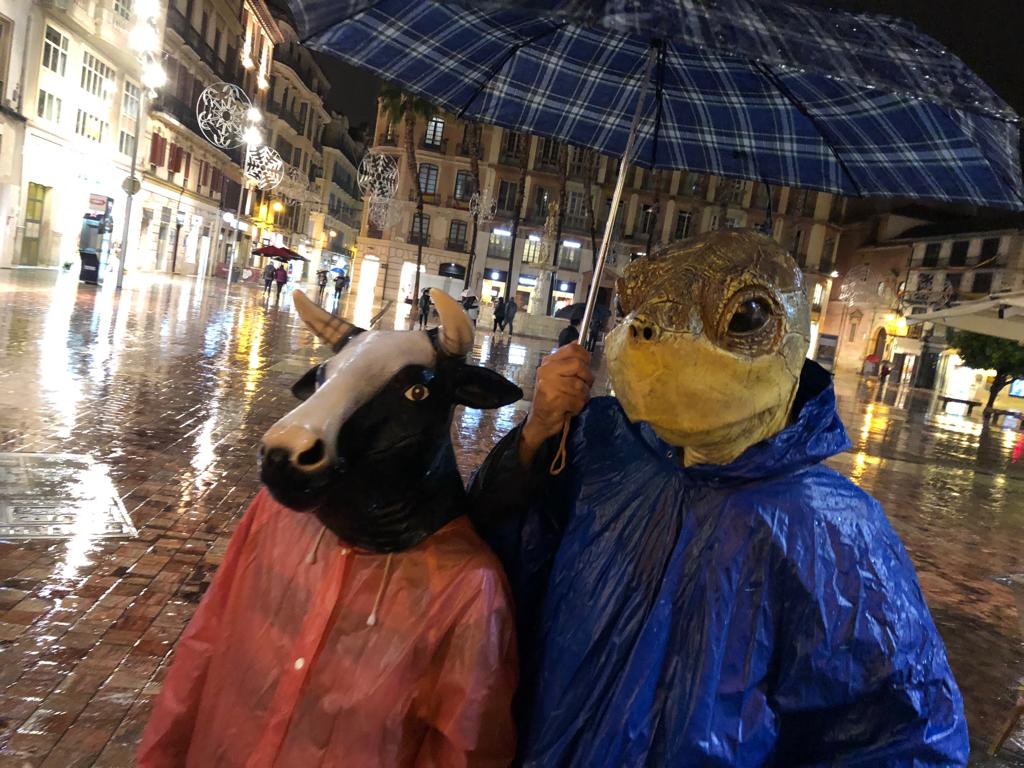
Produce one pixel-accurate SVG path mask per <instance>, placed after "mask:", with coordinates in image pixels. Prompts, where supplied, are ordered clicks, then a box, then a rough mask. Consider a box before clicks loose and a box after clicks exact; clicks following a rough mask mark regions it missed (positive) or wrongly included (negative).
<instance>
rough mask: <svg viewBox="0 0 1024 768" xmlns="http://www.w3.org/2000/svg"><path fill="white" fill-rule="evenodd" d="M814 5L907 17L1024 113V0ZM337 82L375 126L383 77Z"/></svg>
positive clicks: (336, 77)
mask: <svg viewBox="0 0 1024 768" xmlns="http://www.w3.org/2000/svg"><path fill="white" fill-rule="evenodd" d="M801 2H805V3H807V4H809V5H818V6H824V7H833V8H840V9H843V10H849V11H867V12H870V13H887V14H891V15H894V16H901V17H903V18H905V19H909V20H910V21H912V22H914V23H915V24H917V25H918V26H919V27H920V28H921V29H922V30H924V31H925V32H926V33H928V34H929V35H931V36H932V37H934V38H936V39H937V40H939V41H940V42H941V43H943V44H944V45H945V46H946V47H947V48H948V49H949V50H951V51H953V52H954V53H956V54H957V55H958V56H959V57H960V58H961V59H963V60H964V61H965V62H966V63H967V64H968V66H970V67H971V68H972V69H974V71H975V72H977V73H978V74H979V75H980V76H981V77H982V79H984V80H985V81H986V82H988V84H989V85H990V86H992V88H993V89H994V90H995V91H996V93H998V94H999V95H1000V96H1002V97H1003V98H1004V99H1005V100H1006V101H1007V102H1009V103H1010V105H1011V106H1012V107H1013V108H1014V109H1015V110H1017V112H1018V113H1019V114H1024V64H1022V63H1021V51H1022V41H1021V37H1022V34H1024V0H974V1H973V2H968V0H801ZM321 62H322V65H323V67H324V70H325V72H326V73H327V75H328V77H330V78H331V81H332V83H334V85H333V86H332V88H331V92H330V94H329V95H328V102H329V106H330V107H331V108H333V109H337V110H339V111H341V112H344V113H345V114H347V115H348V116H349V118H350V120H351V122H352V123H353V124H354V125H358V124H359V123H361V122H364V121H365V122H367V123H369V124H370V125H371V126H372V124H373V120H374V115H375V112H376V108H375V106H374V102H375V100H376V97H377V89H378V88H379V85H380V83H379V81H378V80H377V79H376V78H374V77H373V76H371V75H369V74H367V73H365V72H363V71H362V70H358V69H355V68H353V67H349V66H348V65H346V64H343V63H341V62H339V61H337V60H334V59H329V58H324V57H322V58H321Z"/></svg>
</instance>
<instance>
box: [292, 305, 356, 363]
mask: <svg viewBox="0 0 1024 768" xmlns="http://www.w3.org/2000/svg"><path fill="white" fill-rule="evenodd" d="M292 301H293V302H294V303H295V311H296V312H298V313H299V317H300V318H302V322H304V323H305V324H306V326H307V327H308V328H309V330H311V331H312V332H313V333H315V334H316V335H317V336H318V337H319V338H320V340H321V341H323V342H325V343H327V344H330V345H331V348H332V349H333V350H334V351H335V352H337V351H338V350H339V349H341V348H342V347H343V346H345V342H346V341H348V340H349V339H350V338H352V337H353V336H355V335H356V334H357V333H362V332H363V329H362V328H360V327H359V326H358V325H353V324H352V323H350V322H348V320H342V319H341V318H340V317H337V316H336V315H332V314H331V313H330V312H328V311H327V310H326V309H324V308H323V307H321V306H320V305H319V304H314V303H313V302H312V301H310V299H309V298H308V297H307V296H306V294H304V293H303V292H302V291H295V292H294V293H293V294H292Z"/></svg>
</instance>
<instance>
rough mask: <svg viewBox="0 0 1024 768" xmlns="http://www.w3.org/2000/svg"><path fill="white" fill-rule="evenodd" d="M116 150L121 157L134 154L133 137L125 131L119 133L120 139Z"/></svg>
mask: <svg viewBox="0 0 1024 768" xmlns="http://www.w3.org/2000/svg"><path fill="white" fill-rule="evenodd" d="M117 148H118V150H120V152H121V154H122V155H131V154H132V153H133V152H135V137H134V136H132V134H130V133H128V132H127V131H121V138H120V140H119V141H118V143H117Z"/></svg>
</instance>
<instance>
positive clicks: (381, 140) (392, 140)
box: [377, 133, 398, 147]
mask: <svg viewBox="0 0 1024 768" xmlns="http://www.w3.org/2000/svg"><path fill="white" fill-rule="evenodd" d="M377 144H378V145H380V146H382V147H397V146H398V136H397V135H396V134H394V133H382V134H381V135H380V136H378V137H377Z"/></svg>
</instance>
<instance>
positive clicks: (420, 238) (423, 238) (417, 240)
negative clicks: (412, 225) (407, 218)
mask: <svg viewBox="0 0 1024 768" xmlns="http://www.w3.org/2000/svg"><path fill="white" fill-rule="evenodd" d="M408 242H409V245H422V246H423V247H425V248H429V247H430V233H429V232H424V233H423V234H422V235H421V234H420V233H419V232H417V231H416V230H413V231H411V232H410V233H409V240H408Z"/></svg>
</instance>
